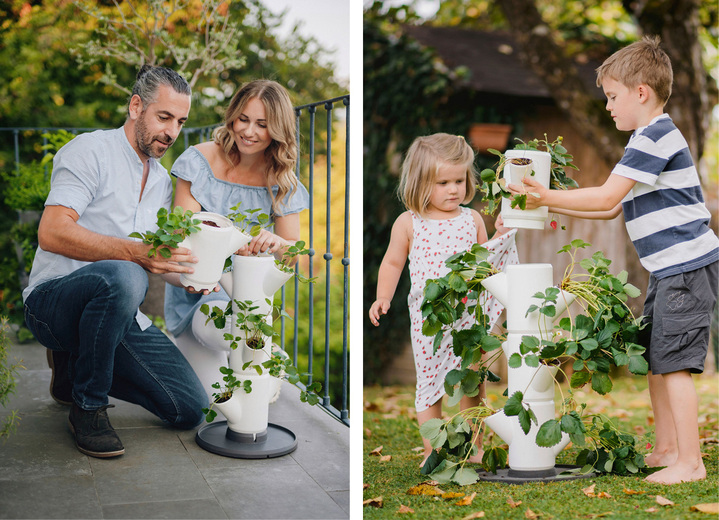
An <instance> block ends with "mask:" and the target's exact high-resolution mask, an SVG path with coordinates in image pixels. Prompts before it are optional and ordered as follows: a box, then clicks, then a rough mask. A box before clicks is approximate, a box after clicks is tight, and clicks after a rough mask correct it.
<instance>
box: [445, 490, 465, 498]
mask: <svg viewBox="0 0 719 520" xmlns="http://www.w3.org/2000/svg"><path fill="white" fill-rule="evenodd" d="M463 496H464V493H460V492H458V491H450V492H449V493H443V494H442V498H444V499H445V500H452V499H453V498H459V497H463Z"/></svg>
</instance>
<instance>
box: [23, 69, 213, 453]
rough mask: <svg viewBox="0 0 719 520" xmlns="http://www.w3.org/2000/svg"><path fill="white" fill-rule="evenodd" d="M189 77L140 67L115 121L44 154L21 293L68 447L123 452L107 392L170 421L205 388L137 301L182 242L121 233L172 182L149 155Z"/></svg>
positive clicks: (178, 109)
mask: <svg viewBox="0 0 719 520" xmlns="http://www.w3.org/2000/svg"><path fill="white" fill-rule="evenodd" d="M190 94H191V90H190V86H189V85H188V84H187V82H186V81H185V80H184V79H183V78H182V77H181V76H180V75H179V74H177V73H176V72H174V71H172V70H170V69H166V68H162V67H151V66H147V65H146V66H143V67H142V69H141V70H140V72H139V73H138V75H137V79H136V82H135V86H134V87H133V90H132V96H131V98H130V101H129V104H128V109H127V119H126V121H125V124H124V125H123V126H122V127H121V128H118V129H115V130H99V131H96V132H92V133H87V134H83V135H80V136H78V137H76V138H75V139H73V140H72V141H70V142H69V143H68V144H67V145H65V146H64V147H63V148H62V149H61V150H60V151H59V152H58V153H57V155H56V156H55V158H54V161H53V173H52V181H51V189H50V194H49V195H48V198H47V201H46V202H45V210H44V212H43V216H42V219H41V220H40V226H39V229H38V241H39V247H38V250H37V253H36V256H35V261H34V263H33V268H32V271H31V273H30V283H29V286H28V288H27V289H26V290H25V291H24V292H23V298H24V302H25V321H26V323H27V326H28V328H29V329H30V330H31V331H32V333H33V334H34V335H35V337H36V338H37V339H38V341H39V342H40V343H42V344H43V345H44V346H45V347H47V348H48V349H49V351H48V360H49V362H50V366H51V368H52V369H53V381H52V383H51V394H52V395H53V398H55V400H57V401H58V402H64V403H65V404H70V405H71V410H70V416H69V423H70V429H71V430H72V431H73V434H74V436H75V442H76V444H77V447H78V449H79V450H80V451H81V452H82V453H85V454H87V455H91V456H93V457H115V456H118V455H122V454H123V453H124V451H125V449H124V447H123V445H122V442H121V441H120V439H119V437H118V436H117V434H116V433H115V431H114V429H113V428H112V426H111V425H110V421H109V419H108V416H107V411H106V410H107V408H108V406H110V405H108V396H110V395H111V396H113V397H116V398H119V399H122V400H125V401H129V402H132V403H136V404H139V405H141V406H143V407H144V408H146V409H147V410H149V411H150V412H152V413H154V414H155V415H157V416H158V417H160V418H161V419H163V420H164V421H166V422H168V423H169V424H171V425H173V426H175V427H178V428H192V427H194V426H196V425H197V424H198V423H199V422H200V421H201V419H202V408H203V407H205V406H207V394H206V392H205V391H204V389H203V388H202V386H201V384H200V382H199V380H198V379H197V376H196V375H195V373H194V372H193V370H192V368H191V367H190V365H189V364H188V363H187V361H186V360H185V358H184V357H183V356H182V354H181V353H180V352H179V351H178V350H177V348H176V347H175V346H174V344H173V343H172V342H171V341H170V340H169V339H168V338H167V336H165V335H164V334H163V333H162V332H161V331H160V330H159V329H157V328H156V327H155V326H153V325H152V324H151V323H150V320H149V319H148V318H147V317H146V316H144V315H143V314H142V313H140V311H139V309H138V308H139V306H140V304H141V303H142V301H143V300H144V298H145V293H146V292H147V288H148V280H147V273H146V272H145V271H146V270H147V271H150V272H152V273H161V274H166V273H172V275H174V276H178V274H176V273H182V272H192V269H191V268H190V267H185V266H182V265H180V264H179V262H196V261H197V260H196V259H194V258H193V256H192V254H191V251H189V250H188V249H186V248H177V249H174V250H172V255H171V256H170V257H169V258H167V259H166V258H163V257H162V256H161V255H154V256H153V257H152V258H150V257H148V254H147V253H148V251H149V248H150V246H148V245H145V244H143V243H142V242H140V241H135V240H132V239H129V238H127V237H128V235H129V234H130V233H131V232H133V231H139V232H144V231H146V230H148V229H152V228H154V227H155V226H156V215H157V211H158V209H159V208H160V207H169V205H170V201H171V198H172V184H171V181H170V178H169V176H168V175H167V171H166V169H165V168H164V167H163V166H162V165H161V164H160V163H159V161H158V159H159V158H160V157H162V156H163V155H164V154H165V152H166V151H167V149H168V148H169V147H170V146H171V145H172V143H173V142H174V141H175V139H176V138H177V136H178V135H179V133H180V130H181V129H182V125H183V124H184V123H185V121H186V120H187V116H188V114H189V111H190Z"/></svg>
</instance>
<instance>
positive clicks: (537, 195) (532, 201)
mask: <svg viewBox="0 0 719 520" xmlns="http://www.w3.org/2000/svg"><path fill="white" fill-rule="evenodd" d="M522 184H523V186H518V185H516V184H508V185H507V189H509V191H511V192H512V193H513V194H514V195H522V194H523V193H526V194H527V205H526V206H525V209H536V208H538V207H540V206H546V204H545V203H544V196H545V194H546V193H547V188H545V187H544V186H542V185H541V184H539V183H538V182H537V181H535V180H534V179H532V178H529V177H525V178H523V179H522Z"/></svg>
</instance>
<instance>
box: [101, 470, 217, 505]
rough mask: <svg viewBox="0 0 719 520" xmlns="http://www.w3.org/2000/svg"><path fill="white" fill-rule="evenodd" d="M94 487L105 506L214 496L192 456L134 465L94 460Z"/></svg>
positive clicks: (210, 497) (200, 498)
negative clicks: (185, 458)
mask: <svg viewBox="0 0 719 520" xmlns="http://www.w3.org/2000/svg"><path fill="white" fill-rule="evenodd" d="M91 464H92V467H93V474H94V477H95V488H96V489H97V496H98V497H99V499H100V503H101V504H102V505H103V506H108V505H113V504H137V503H143V502H168V501H175V500H193V499H194V500H203V499H204V500H212V499H213V498H214V497H213V494H212V491H211V490H210V488H209V487H208V485H207V482H205V479H204V478H203V477H202V475H201V474H200V472H199V470H198V469H197V467H196V466H195V465H194V464H193V463H192V461H191V460H189V459H187V460H185V461H183V462H174V463H172V464H154V465H151V464H142V465H139V466H138V465H132V466H124V467H123V466H114V467H113V466H112V465H110V464H101V465H96V464H95V461H94V460H93V461H92V463H91Z"/></svg>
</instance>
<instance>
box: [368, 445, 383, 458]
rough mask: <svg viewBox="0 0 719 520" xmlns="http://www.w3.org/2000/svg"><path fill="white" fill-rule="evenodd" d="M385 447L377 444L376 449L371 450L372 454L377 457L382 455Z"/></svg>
mask: <svg viewBox="0 0 719 520" xmlns="http://www.w3.org/2000/svg"><path fill="white" fill-rule="evenodd" d="M383 449H384V446H377V447H376V448H375V449H373V450H372V451H370V452H369V454H370V455H375V456H376V457H379V456H380V455H382V450H383Z"/></svg>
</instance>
